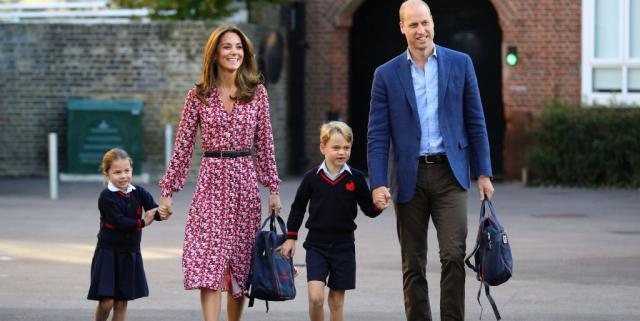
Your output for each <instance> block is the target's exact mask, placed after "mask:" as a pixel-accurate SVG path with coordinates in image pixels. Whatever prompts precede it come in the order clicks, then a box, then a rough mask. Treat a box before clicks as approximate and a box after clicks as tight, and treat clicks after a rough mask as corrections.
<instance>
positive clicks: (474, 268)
mask: <svg viewBox="0 0 640 321" xmlns="http://www.w3.org/2000/svg"><path fill="white" fill-rule="evenodd" d="M479 248H480V242H479V241H478V242H476V246H475V247H474V248H473V251H471V253H469V255H467V257H466V258H464V264H466V265H467V267H469V268H470V269H472V270H473V271H474V272H476V273H477V272H478V269H476V267H475V266H473V264H471V258H472V257H473V256H474V255H475V254H476V252H478V249H479Z"/></svg>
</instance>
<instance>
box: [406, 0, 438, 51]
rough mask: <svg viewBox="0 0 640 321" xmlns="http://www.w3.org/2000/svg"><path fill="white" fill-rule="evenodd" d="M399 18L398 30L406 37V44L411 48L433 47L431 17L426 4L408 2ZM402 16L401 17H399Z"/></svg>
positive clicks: (422, 49)
mask: <svg viewBox="0 0 640 321" xmlns="http://www.w3.org/2000/svg"><path fill="white" fill-rule="evenodd" d="M403 16H404V19H401V20H400V31H401V32H402V34H403V35H404V36H405V37H406V38H407V45H408V46H409V48H410V49H413V50H419V51H424V50H431V49H432V48H433V36H434V35H435V31H434V30H433V18H432V17H431V12H429V10H428V9H427V7H426V6H424V5H421V4H410V5H407V7H405V9H404V12H403ZM401 18H402V17H401Z"/></svg>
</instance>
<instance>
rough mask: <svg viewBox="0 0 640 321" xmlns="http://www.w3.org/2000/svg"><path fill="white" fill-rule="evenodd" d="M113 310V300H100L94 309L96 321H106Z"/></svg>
mask: <svg viewBox="0 0 640 321" xmlns="http://www.w3.org/2000/svg"><path fill="white" fill-rule="evenodd" d="M112 308H113V299H102V300H100V302H98V307H97V308H96V321H107V319H108V318H109V313H111V309H112Z"/></svg>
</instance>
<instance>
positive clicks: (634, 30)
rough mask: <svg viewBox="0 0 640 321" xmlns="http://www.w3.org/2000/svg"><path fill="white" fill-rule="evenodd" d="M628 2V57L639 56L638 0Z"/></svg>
mask: <svg viewBox="0 0 640 321" xmlns="http://www.w3.org/2000/svg"><path fill="white" fill-rule="evenodd" d="M630 2H631V3H630V4H629V6H630V10H629V11H630V12H629V23H630V25H629V28H630V29H631V30H629V57H631V58H640V0H631V1H630Z"/></svg>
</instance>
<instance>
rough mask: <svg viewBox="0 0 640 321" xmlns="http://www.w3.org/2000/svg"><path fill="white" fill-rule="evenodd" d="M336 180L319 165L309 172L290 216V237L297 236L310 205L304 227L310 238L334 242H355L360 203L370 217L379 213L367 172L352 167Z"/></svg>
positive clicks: (288, 235)
mask: <svg viewBox="0 0 640 321" xmlns="http://www.w3.org/2000/svg"><path fill="white" fill-rule="evenodd" d="M350 169H351V172H352V173H353V174H351V173H349V172H348V171H344V172H343V173H342V174H341V175H340V176H339V177H337V178H336V179H335V180H331V179H330V178H328V177H327V176H326V175H325V173H324V172H323V171H320V172H318V167H316V168H314V169H312V170H310V171H308V172H307V173H306V174H305V175H304V177H303V179H302V182H301V183H300V186H299V187H298V191H297V192H296V197H295V200H294V201H293V204H292V205H291V212H290V213H289V217H288V219H287V230H288V233H287V239H294V240H297V239H298V230H299V229H300V226H301V225H302V220H303V219H304V214H305V212H306V210H307V204H309V218H307V222H306V224H305V227H306V228H307V229H309V233H308V234H307V240H308V241H312V242H321V243H333V242H338V241H342V240H344V241H348V240H350V241H353V240H354V238H353V231H355V229H356V227H357V226H356V223H355V221H354V220H355V218H356V215H358V208H357V205H359V206H360V209H361V210H362V212H364V214H365V215H367V216H369V217H376V216H378V215H380V213H381V211H379V210H377V209H376V208H375V206H374V205H373V200H372V198H371V191H370V190H369V185H368V184H367V181H366V180H365V177H364V174H363V173H362V172H361V171H359V170H357V169H354V168H353V167H351V168H350Z"/></svg>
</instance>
